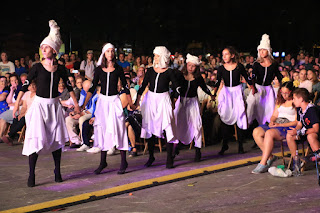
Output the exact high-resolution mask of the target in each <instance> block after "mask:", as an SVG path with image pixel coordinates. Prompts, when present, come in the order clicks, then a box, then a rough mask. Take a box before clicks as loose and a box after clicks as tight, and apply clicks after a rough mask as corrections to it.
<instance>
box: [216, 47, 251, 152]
mask: <svg viewBox="0 0 320 213" xmlns="http://www.w3.org/2000/svg"><path fill="white" fill-rule="evenodd" d="M222 57H223V65H221V66H220V67H219V68H218V75H217V81H218V82H217V84H216V85H215V88H214V90H215V93H214V96H215V95H216V91H217V89H218V88H219V86H220V83H221V79H223V81H224V87H223V88H222V89H221V91H220V94H219V97H218V102H219V103H218V113H219V115H220V118H221V121H222V123H221V131H222V135H223V143H222V148H221V151H220V152H219V154H220V155H223V154H224V152H225V151H226V150H228V149H229V146H228V140H229V139H230V135H231V134H230V132H232V129H231V125H234V124H235V123H236V124H237V132H238V142H239V147H238V148H239V149H238V153H244V150H243V145H242V142H243V130H246V129H247V128H248V123H247V115H246V111H245V103H244V100H243V94H242V88H241V81H240V80H241V78H240V77H241V76H240V75H242V76H243V77H244V78H245V79H246V81H247V83H248V84H249V85H250V87H251V89H252V93H253V94H254V93H255V88H254V87H253V85H252V82H251V80H250V79H249V77H248V74H247V72H246V70H245V69H244V66H243V65H242V64H240V63H239V61H238V53H237V52H236V50H235V49H234V48H233V47H227V48H225V49H224V50H223V51H222Z"/></svg>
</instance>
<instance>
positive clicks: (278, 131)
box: [252, 81, 297, 174]
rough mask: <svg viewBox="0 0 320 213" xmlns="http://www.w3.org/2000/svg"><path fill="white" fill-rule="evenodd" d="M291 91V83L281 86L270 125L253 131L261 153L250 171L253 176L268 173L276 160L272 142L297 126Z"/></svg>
mask: <svg viewBox="0 0 320 213" xmlns="http://www.w3.org/2000/svg"><path fill="white" fill-rule="evenodd" d="M293 89H294V86H293V82H292V81H288V82H286V83H284V84H283V85H282V87H281V89H280V91H279V92H278V96H277V100H276V106H275V108H274V111H273V114H272V116H271V118H270V123H269V124H265V125H260V126H259V127H257V128H255V129H254V130H253V133H252V135H253V138H254V140H255V142H256V143H257V145H258V146H259V148H260V149H261V151H262V158H261V161H260V163H259V164H258V166H257V167H256V168H255V169H254V170H253V171H252V173H254V174H259V173H263V172H267V171H268V168H269V167H270V166H271V164H272V163H273V162H274V161H275V160H276V159H277V157H276V156H273V155H272V149H273V145H274V141H275V140H278V141H279V140H282V139H284V138H285V137H286V135H287V131H288V130H289V129H290V127H294V126H296V125H297V112H296V109H295V107H294V106H293V101H292V92H293Z"/></svg>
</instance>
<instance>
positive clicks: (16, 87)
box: [0, 74, 22, 137]
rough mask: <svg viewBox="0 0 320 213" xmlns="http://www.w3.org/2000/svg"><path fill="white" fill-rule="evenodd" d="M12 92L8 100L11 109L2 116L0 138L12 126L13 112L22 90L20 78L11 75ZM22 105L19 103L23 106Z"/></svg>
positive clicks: (0, 115) (0, 118)
mask: <svg viewBox="0 0 320 213" xmlns="http://www.w3.org/2000/svg"><path fill="white" fill-rule="evenodd" d="M10 85H11V86H10V91H9V94H8V96H7V98H6V101H7V103H8V106H9V107H10V108H9V110H7V111H5V112H3V113H1V114H0V137H2V136H3V134H4V133H5V130H6V129H7V127H8V124H12V122H13V117H12V110H13V108H14V105H15V102H16V98H17V97H18V94H19V92H20V90H21V87H22V86H21V85H20V84H19V78H18V76H17V75H15V74H11V76H10ZM21 104H22V103H19V105H21Z"/></svg>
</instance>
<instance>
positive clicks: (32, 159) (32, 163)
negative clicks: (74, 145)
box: [28, 149, 62, 187]
mask: <svg viewBox="0 0 320 213" xmlns="http://www.w3.org/2000/svg"><path fill="white" fill-rule="evenodd" d="M38 156H39V155H38V154H37V153H32V154H31V155H29V179H28V186H29V187H33V186H35V169H36V164H37V160H38ZM52 157H53V160H54V166H55V169H54V174H55V181H56V182H62V178H61V172H60V166H61V149H58V150H56V151H54V152H52Z"/></svg>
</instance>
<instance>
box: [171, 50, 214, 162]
mask: <svg viewBox="0 0 320 213" xmlns="http://www.w3.org/2000/svg"><path fill="white" fill-rule="evenodd" d="M200 64H201V61H200V60H199V58H198V57H196V56H193V55H190V54H188V55H187V60H186V65H185V66H184V67H183V68H182V70H181V75H180V76H179V82H180V85H181V89H180V96H179V98H178V100H177V101H176V103H175V109H174V117H175V121H176V128H177V130H176V138H177V139H178V140H179V141H180V142H181V143H183V144H185V145H188V144H190V143H192V141H194V144H195V149H196V154H195V158H194V161H195V162H199V161H200V160H201V151H200V149H201V145H202V143H201V142H202V120H201V115H200V105H199V100H198V95H197V90H198V87H199V86H200V87H201V89H202V90H203V91H204V92H205V93H206V94H208V95H210V96H212V97H213V95H212V94H211V91H210V90H209V88H208V87H207V86H206V84H205V82H204V80H203V78H202V76H201V75H200Z"/></svg>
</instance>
